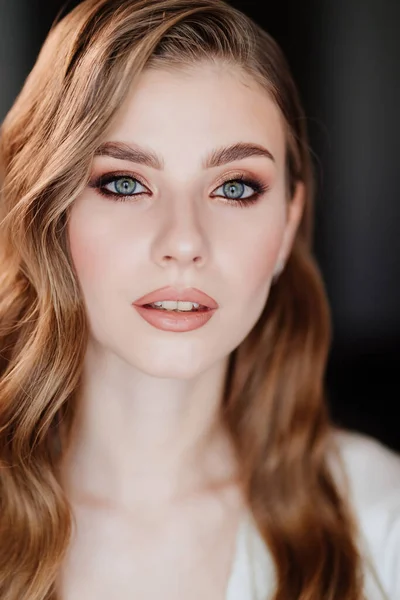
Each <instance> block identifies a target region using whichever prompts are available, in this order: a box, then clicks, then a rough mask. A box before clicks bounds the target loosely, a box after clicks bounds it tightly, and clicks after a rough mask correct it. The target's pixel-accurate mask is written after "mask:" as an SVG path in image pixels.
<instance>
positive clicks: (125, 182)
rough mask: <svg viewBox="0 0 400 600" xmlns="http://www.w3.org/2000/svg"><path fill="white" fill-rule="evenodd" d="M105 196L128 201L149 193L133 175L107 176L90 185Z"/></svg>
mask: <svg viewBox="0 0 400 600" xmlns="http://www.w3.org/2000/svg"><path fill="white" fill-rule="evenodd" d="M89 186H90V187H92V188H94V189H96V190H97V191H98V193H99V194H101V195H103V196H113V197H114V198H115V199H116V200H121V201H124V200H127V199H128V198H130V197H133V196H135V197H136V196H140V195H141V194H145V193H147V192H148V190H147V188H146V187H145V186H144V185H143V184H142V183H140V181H138V179H136V177H132V176H131V175H107V176H104V175H103V176H101V177H98V178H97V179H96V180H95V181H92V182H90V183H89Z"/></svg>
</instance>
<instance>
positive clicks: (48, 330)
mask: <svg viewBox="0 0 400 600" xmlns="http://www.w3.org/2000/svg"><path fill="white" fill-rule="evenodd" d="M199 61H225V62H226V63H227V65H233V66H239V67H242V68H243V70H244V73H245V74H246V75H247V76H250V77H253V78H254V79H255V80H256V81H257V82H258V83H259V84H260V85H261V86H263V87H264V89H265V90H266V91H267V92H268V93H269V94H270V95H271V97H272V98H273V99H274V101H275V102H276V103H277V105H278V106H279V108H280V110H281V113H282V116H283V122H284V126H285V129H286V137H287V159H286V162H287V180H288V202H290V197H291V195H292V194H293V191H294V189H295V185H296V182H297V181H302V182H303V183H304V185H305V190H306V210H305V213H304V217H303V220H302V223H301V226H300V228H299V231H298V234H297V238H296V240H295V244H294V248H293V251H292V253H291V256H290V259H289V261H288V263H287V266H286V269H285V271H284V272H283V274H282V275H281V277H280V278H279V280H278V282H277V283H276V284H275V285H274V286H273V287H272V288H271V292H270V296H269V299H268V302H267V303H266V306H265V309H264V311H263V313H262V315H261V316H260V318H259V320H258V322H257V323H256V325H255V326H254V328H253V329H252V331H251V332H250V333H249V334H248V336H247V337H246V339H245V340H244V341H243V342H242V343H241V344H240V346H239V347H238V348H237V349H236V350H235V351H234V352H232V354H231V357H230V362H229V369H228V373H227V377H226V382H225V388H224V395H223V401H222V403H221V415H222V418H223V419H224V420H225V422H226V424H227V427H228V429H229V431H230V433H231V435H232V439H233V441H234V445H235V448H236V450H237V456H238V461H239V465H240V467H241V472H242V475H243V486H244V490H245V494H246V498H247V500H248V505H249V507H250V509H251V511H252V513H253V515H254V518H255V520H256V523H257V525H258V528H259V531H260V533H261V535H262V537H263V539H264V540H265V543H266V544H267V545H268V547H269V549H270V551H271V553H272V557H273V560H274V563H275V568H276V574H277V587H276V592H275V596H274V600H321V598H324V600H360V599H361V594H362V591H361V590H362V581H361V578H360V559H359V556H358V552H357V544H356V541H355V538H356V530H355V526H354V522H353V518H352V515H351V510H350V508H349V506H348V505H347V501H346V497H345V495H344V493H343V492H342V490H339V486H338V484H337V481H336V480H334V477H333V475H332V472H331V470H330V468H329V465H328V462H329V460H328V455H331V453H334V452H335V445H334V442H333V436H332V435H331V432H332V426H331V423H330V420H329V415H328V411H327V408H326V404H325V399H324V390H323V378H324V370H325V364H326V358H327V352H328V346H329V341H330V325H329V313H328V308H327V302H326V298H325V293H324V289H323V285H322V281H321V277H320V274H319V272H318V269H317V267H316V265H315V262H314V260H313V258H312V256H311V252H310V244H311V232H312V222H311V221H312V219H311V214H312V200H313V195H314V177H313V166H312V161H311V157H310V151H309V148H308V141H307V133H306V127H305V116H304V114H303V110H302V107H301V103H300V100H299V97H298V93H297V90H296V88H295V85H294V83H293V81H292V78H291V75H290V70H289V68H288V65H287V63H286V61H285V58H284V57H283V55H282V53H281V51H280V49H279V47H278V46H277V44H276V43H275V42H274V40H273V39H272V38H271V37H270V36H269V35H268V34H267V33H266V32H265V31H263V30H262V29H261V28H260V27H259V26H258V25H256V24H255V23H254V22H253V21H252V20H251V19H250V18H248V17H247V16H245V15H244V14H242V13H241V12H240V11H238V10H236V9H234V8H233V7H231V6H229V5H228V4H226V3H224V2H223V1H222V0H86V1H84V2H83V3H81V4H79V5H78V6H77V7H76V8H75V9H74V10H73V11H72V12H70V13H69V14H68V15H67V16H65V17H64V18H63V19H61V20H60V21H59V22H57V23H55V24H54V26H53V27H52V29H51V31H50V33H49V35H48V38H47V40H46V42H45V44H44V46H43V48H42V50H41V53H40V55H39V57H38V60H37V62H36V64H35V66H34V68H33V70H32V72H31V73H30V75H29V77H28V78H27V80H26V82H25V85H24V87H23V89H22V91H21V93H20V95H19V96H18V98H17V100H16V102H15V103H14V105H13V107H12V109H11V110H10V112H9V113H8V115H7V117H6V119H5V121H4V123H3V125H2V128H1V137H0V177H1V198H0V200H1V201H0V260H1V265H2V268H1V273H0V348H1V354H0V596H1V598H2V600H55V599H56V591H55V581H56V577H57V573H58V570H59V568H60V565H61V563H62V560H63V558H64V557H65V553H66V550H67V547H68V543H69V540H70V536H71V531H72V524H73V516H72V511H71V508H70V505H69V503H68V500H67V498H66V496H65V494H64V492H63V489H62V486H61V484H60V478H59V471H58V467H59V464H60V458H61V456H62V454H63V450H64V449H65V447H66V445H67V444H68V435H69V433H70V431H71V427H72V423H73V420H74V414H75V408H76V407H75V398H76V395H77V390H78V387H79V383H80V376H81V365H82V363H83V357H84V352H85V348H86V343H87V336H88V327H87V321H86V315H85V311H84V306H83V300H82V294H81V290H80V287H79V283H78V280H77V277H76V274H75V272H74V268H73V265H72V261H71V257H70V253H69V247H68V239H67V235H66V225H67V221H68V214H69V207H70V206H71V204H72V203H73V201H74V199H75V198H76V197H77V196H78V195H79V194H80V193H81V192H82V191H83V189H84V188H85V186H86V183H87V179H88V176H89V172H90V166H91V159H92V156H93V154H94V151H95V149H96V147H97V145H98V144H99V140H100V138H101V136H102V135H103V134H104V132H105V130H106V128H107V126H108V125H109V124H110V122H111V120H112V118H113V116H114V115H115V113H116V111H117V110H118V107H119V106H120V105H121V102H122V101H123V100H124V98H125V97H126V95H127V93H128V91H129V90H130V89H131V87H132V86H133V85H134V84H135V81H137V78H138V77H139V76H140V74H141V72H142V71H143V70H144V69H145V68H171V69H174V68H176V69H181V68H184V67H187V68H190V67H191V66H193V65H194V64H196V63H198V62H199Z"/></svg>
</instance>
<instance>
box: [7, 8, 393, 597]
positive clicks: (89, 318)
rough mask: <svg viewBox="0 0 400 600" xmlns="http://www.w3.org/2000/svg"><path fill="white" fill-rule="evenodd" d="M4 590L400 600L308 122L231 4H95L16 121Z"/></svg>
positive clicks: (382, 478)
mask: <svg viewBox="0 0 400 600" xmlns="http://www.w3.org/2000/svg"><path fill="white" fill-rule="evenodd" d="M1 165H2V178H3V182H2V183H3V185H2V196H1V211H2V212H1V252H2V266H3V268H2V272H1V286H0V290H1V302H0V323H1V328H0V331H1V348H2V351H1V379H0V411H1V412H0V415H1V421H0V423H1V438H0V439H1V462H2V470H1V477H0V482H1V503H2V504H1V516H0V519H1V521H0V522H1V528H0V531H1V544H0V564H1V570H0V571H1V579H0V590H1V598H2V599H4V600H43V599H46V600H49V599H51V600H54V599H57V600H77V599H83V598H84V599H85V600H92V599H96V600H103V599H109V598H118V600H128V599H131V598H135V599H139V598H140V599H155V598H157V599H159V598H161V597H162V598H163V599H164V600H165V599H167V600H169V599H174V600H177V599H181V598H182V599H183V598H185V599H187V598H191V600H192V599H200V598H201V599H204V598H207V599H208V600H223V599H225V600H239V599H240V600H250V599H253V598H254V599H259V600H261V599H263V600H266V599H267V598H273V599H274V600H283V599H284V600H292V599H293V600H295V599H296V600H300V599H301V600H305V599H307V600H321V599H322V598H324V599H329V600H334V599H335V600H339V599H340V600H361V599H362V598H364V597H366V598H368V600H369V599H371V600H375V599H380V598H391V599H394V598H399V597H400V579H399V571H400V569H399V565H400V560H399V558H400V557H399V553H400V483H399V482H400V461H399V457H397V456H396V455H394V454H393V453H392V452H390V451H389V450H387V449H385V448H383V447H381V446H380V445H379V444H378V443H377V442H375V441H372V440H369V439H367V438H365V437H362V436H357V435H355V434H351V433H344V432H338V431H336V430H335V429H334V428H333V425H332V424H331V422H330V420H329V415H328V414H327V408H326V405H325V402H324V394H323V376H324V369H325V363H326V357H327V352H328V345H329V317H328V309H327V304H326V298H325V293H324V290H323V286H322V283H321V277H320V275H319V272H318V270H317V268H316V265H315V262H314V259H313V257H312V255H311V252H310V237H311V211H312V197H313V174H312V163H311V159H310V152H309V148H308V144H307V135H306V130H305V118H304V114H303V111H302V108H301V105H300V102H299V98H298V94H297V91H296V88H295V86H294V83H293V81H292V79H291V76H290V73H289V70H288V66H287V64H286V62H285V59H284V58H283V56H282V54H281V52H280V50H279V48H278V47H277V45H276V43H275V42H274V41H273V40H272V39H271V37H270V36H269V35H267V34H266V33H265V32H264V31H262V30H261V29H260V28H259V27H258V26H257V25H255V24H254V22H252V21H251V20H250V19H249V18H247V17H246V16H245V15H243V14H242V13H240V12H239V11H237V10H235V9H234V8H232V7H230V6H229V5H227V4H225V3H223V2H222V1H221V0H189V1H188V0H86V1H84V2H83V3H81V4H80V5H79V6H78V7H77V8H75V9H74V10H73V11H72V12H71V13H70V14H69V15H67V16H66V17H65V18H63V19H62V20H61V21H60V22H59V23H58V24H57V25H56V26H55V27H54V28H53V29H52V31H51V33H50V34H49V36H48V39H47V40H46V43H45V44H44V47H43V49H42V51H41V54H40V56H39V58H38V61H37V63H36V65H35V67H34V69H33V71H32V73H31V74H30V76H29V77H28V79H27V81H26V84H25V86H24V88H23V90H22V92H21V94H20V96H19V97H18V99H17V101H16V102H15V104H14V106H13V107H12V109H11V111H10V113H9V114H8V115H7V118H6V119H5V122H4V124H3V127H2V134H1Z"/></svg>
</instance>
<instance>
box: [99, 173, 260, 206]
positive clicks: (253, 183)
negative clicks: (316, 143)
mask: <svg viewBox="0 0 400 600" xmlns="http://www.w3.org/2000/svg"><path fill="white" fill-rule="evenodd" d="M119 179H131V180H133V181H137V182H138V183H140V185H142V186H143V187H146V186H145V185H144V183H142V182H141V181H140V179H138V178H137V177H133V176H132V175H128V174H127V173H107V174H105V175H100V177H97V178H96V179H95V180H93V181H90V182H89V187H91V188H94V189H96V190H97V192H98V193H99V194H100V195H101V196H105V197H107V198H109V197H110V196H111V197H113V199H114V200H115V201H116V202H127V201H129V199H130V198H137V197H140V196H143V195H147V192H139V193H138V194H117V193H115V192H110V190H105V189H104V186H106V185H108V184H109V183H113V182H114V181H118V180H119ZM238 181H240V183H242V184H244V185H246V186H249V187H251V188H253V189H254V194H253V195H252V196H248V197H247V198H236V199H235V198H227V197H225V196H219V195H218V196H214V197H216V198H224V199H225V201H226V202H227V203H228V204H234V205H236V206H239V207H241V208H246V207H247V206H249V205H252V204H255V203H256V202H257V201H258V199H259V197H260V196H262V195H263V194H264V193H265V192H267V191H268V190H269V186H268V185H266V184H264V183H262V182H261V181H259V180H257V179H253V178H251V177H247V176H244V175H238V176H237V177H236V176H235V177H233V178H230V179H227V180H225V181H223V182H222V183H220V184H219V186H218V188H220V187H222V186H224V185H226V184H227V183H235V182H238ZM218 188H217V189H218Z"/></svg>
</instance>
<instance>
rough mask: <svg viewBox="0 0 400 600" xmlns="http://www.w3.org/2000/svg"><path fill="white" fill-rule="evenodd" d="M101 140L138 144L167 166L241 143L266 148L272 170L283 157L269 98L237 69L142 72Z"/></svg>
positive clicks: (278, 115)
mask: <svg viewBox="0 0 400 600" xmlns="http://www.w3.org/2000/svg"><path fill="white" fill-rule="evenodd" d="M105 141H120V142H126V143H129V142H131V143H132V142H133V143H136V144H139V145H140V144H142V145H144V146H146V147H148V148H151V149H153V150H155V151H156V152H157V153H160V154H162V155H163V157H164V161H165V165H166V167H168V164H170V165H171V166H172V165H173V163H174V162H176V163H179V164H181V165H183V164H190V163H191V162H193V164H194V163H195V162H197V163H198V160H199V156H200V155H201V156H203V155H204V153H205V152H207V150H209V149H210V148H212V147H215V146H219V145H225V144H226V145H229V144H231V143H232V144H233V143H237V142H241V141H242V142H255V143H259V144H261V145H264V146H266V147H267V148H268V149H269V150H270V152H271V153H272V154H273V155H274V157H275V161H276V164H277V166H278V165H283V163H284V156H285V133H284V125H283V119H282V116H281V113H280V111H279V108H278V107H277V106H276V104H275V102H274V101H273V99H272V98H271V97H270V95H269V94H268V92H267V91H266V90H265V89H263V88H261V86H259V85H258V84H257V83H256V82H255V81H254V80H252V79H250V78H249V77H247V76H246V74H244V73H243V72H242V71H240V70H239V68H238V67H234V66H226V65H222V64H208V63H206V64H201V65H196V66H193V67H191V68H190V69H188V68H185V69H179V70H177V69H174V70H171V69H169V70H167V69H162V70H161V69H149V70H146V71H144V72H143V73H142V74H141V75H140V78H139V79H138V81H137V83H136V84H135V86H134V87H133V88H132V89H131V91H130V93H129V95H128V97H127V98H126V100H125V102H124V104H123V105H122V106H121V108H120V110H119V111H118V113H117V115H116V117H115V119H114V121H113V123H112V125H111V127H110V128H109V130H108V132H107V136H106V138H105Z"/></svg>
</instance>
